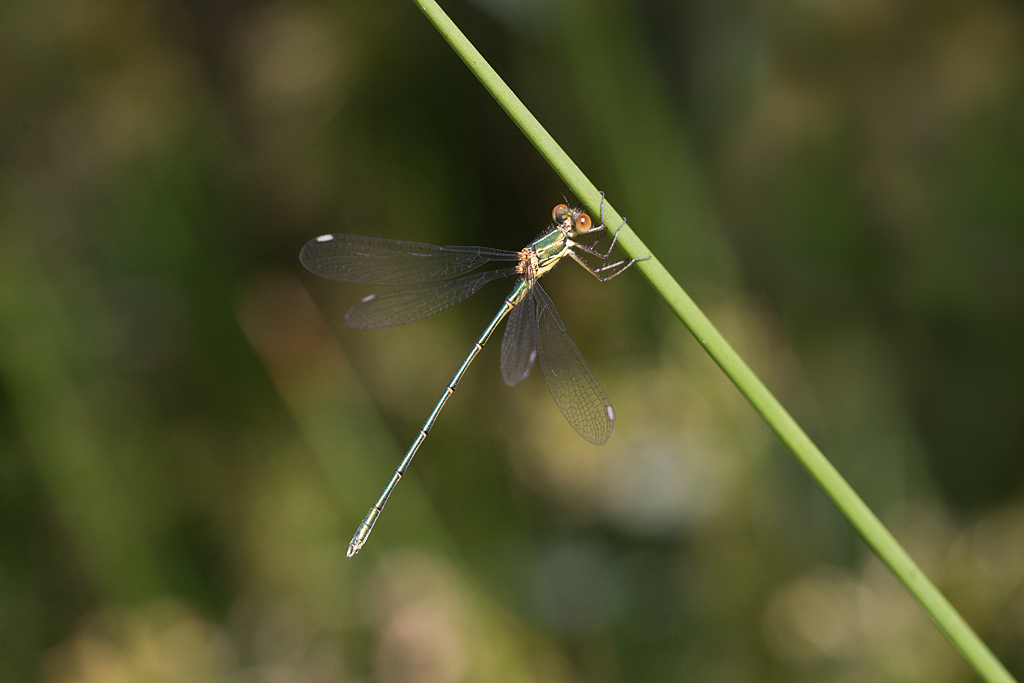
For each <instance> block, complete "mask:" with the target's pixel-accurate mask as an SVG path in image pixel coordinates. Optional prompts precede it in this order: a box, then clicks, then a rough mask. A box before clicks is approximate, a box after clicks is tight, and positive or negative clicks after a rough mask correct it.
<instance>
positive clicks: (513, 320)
mask: <svg viewBox="0 0 1024 683" xmlns="http://www.w3.org/2000/svg"><path fill="white" fill-rule="evenodd" d="M601 214H602V220H601V225H599V226H597V227H594V226H593V223H592V221H591V219H590V216H588V215H587V214H585V213H583V211H582V210H581V209H574V208H570V207H569V206H567V205H565V204H559V205H558V206H556V207H555V208H554V210H553V211H552V212H551V216H552V218H553V220H554V223H553V225H551V227H550V228H549V229H548V231H547V232H546V233H544V234H543V235H542V236H540V237H539V238H537V239H536V240H534V241H533V242H531V243H530V244H529V245H528V246H527V247H526V248H525V249H523V250H522V251H518V252H516V251H504V250H501V249H489V248H487V247H436V246H434V245H432V244H422V243H420V242H404V241H398V240H389V239H381V238H377V237H363V236H360V235H320V236H319V237H316V238H314V239H312V240H310V241H309V242H307V243H306V245H305V246H304V247H303V248H302V253H301V254H300V259H301V261H302V265H304V266H305V267H306V268H307V269H308V270H309V271H311V272H313V273H315V274H316V275H319V276H321V277H325V278H328V279H330V280H337V281H339V282H351V283H355V284H360V285H373V286H380V287H397V288H398V289H392V290H388V291H384V292H379V293H377V294H370V295H369V296H366V297H363V298H362V299H361V300H360V301H359V302H358V303H356V304H355V305H354V306H353V307H352V308H351V309H350V310H349V311H348V313H347V314H346V315H345V322H347V323H348V325H349V326H350V327H354V328H357V329H374V328H379V327H390V326H392V325H401V324H404V323H408V322H412V321H414V320H419V319H420V318H425V317H426V316H428V315H433V314H434V313H438V312H440V311H443V310H444V309H446V308H448V307H449V306H453V305H455V304H457V303H459V302H460V301H463V300H464V299H466V298H467V297H469V296H470V295H472V294H473V293H475V292H476V291H477V290H478V289H480V288H481V287H482V286H483V285H485V284H487V283H488V282H491V281H492V280H497V279H499V278H504V277H511V276H513V275H516V276H518V278H519V280H518V282H516V284H515V286H514V287H513V288H512V292H511V293H510V294H509V295H508V296H507V297H505V301H504V303H502V305H501V309H500V310H499V311H498V314H497V315H495V316H494V319H493V320H491V322H490V324H489V325H488V326H487V328H486V329H485V330H484V331H483V334H481V335H480V337H479V339H477V340H476V342H475V343H474V344H473V349H472V350H471V351H470V352H469V355H468V356H466V359H465V360H464V361H462V365H460V366H459V369H458V371H457V372H456V373H455V375H454V376H453V377H452V379H451V381H450V382H448V385H447V386H446V387H445V389H444V393H442V394H441V398H440V399H439V400H438V402H437V404H436V405H435V406H434V409H433V410H432V411H431V412H430V416H429V417H428V418H427V421H426V422H424V423H423V426H422V427H420V431H419V433H418V434H417V435H416V439H415V440H414V441H413V442H412V445H411V446H409V450H408V451H406V453H405V457H404V458H402V462H401V463H400V464H399V466H398V468H397V469H395V473H394V474H393V475H392V476H391V479H390V480H389V481H388V484H387V486H385V487H384V490H383V491H382V492H381V494H380V496H379V497H378V498H377V501H376V502H375V503H374V504H373V507H371V508H370V511H369V512H368V513H367V515H366V517H365V518H364V519H363V521H362V522H361V523H360V524H359V528H358V529H357V530H356V533H355V535H354V536H353V537H352V541H351V543H349V546H348V557H352V556H353V555H355V554H356V553H358V552H359V549H360V548H362V547H363V544H364V543H366V539H367V537H368V536H369V535H370V531H372V530H373V525H374V523H376V521H377V518H378V516H379V515H380V513H381V510H383V509H384V504H385V503H387V501H388V497H389V496H390V495H391V492H392V491H394V489H395V486H397V485H398V482H399V480H401V478H402V475H404V474H405V471H406V470H407V469H408V468H409V464H410V463H411V462H412V459H413V456H414V455H416V451H417V450H418V449H419V447H420V444H422V443H423V440H424V439H426V438H427V434H428V433H429V432H430V429H431V427H432V426H433V425H434V421H435V420H436V419H437V416H438V414H439V413H440V412H441V408H443V407H444V404H445V402H446V401H447V400H448V398H449V397H450V396H451V395H452V393H454V391H455V387H456V386H457V385H458V383H459V380H461V379H462V376H463V375H464V374H465V372H466V369H467V368H469V364H470V363H472V362H473V359H474V358H476V355H477V354H478V353H480V351H481V350H482V349H483V347H484V344H486V343H487V340H488V339H489V338H490V336H491V334H493V333H494V330H495V328H496V327H497V326H498V323H500V322H501V321H502V319H503V318H504V317H505V316H506V315H507V316H508V317H509V318H508V324H507V325H506V326H505V336H504V338H503V339H502V340H501V374H502V377H503V378H504V380H505V383H506V384H508V385H509V386H516V385H517V384H519V383H520V382H522V381H523V380H524V379H526V376H527V375H528V374H530V369H531V368H532V367H533V364H534V362H535V361H536V360H537V358H538V357H539V358H540V367H541V370H542V371H543V373H544V379H545V381H546V382H547V385H548V389H549V390H550V391H551V395H552V396H553V397H554V399H555V403H556V404H558V407H559V409H561V411H562V414H563V415H565V418H566V419H567V420H568V421H569V424H570V425H572V426H573V428H574V429H575V430H576V431H577V432H579V433H580V435H581V436H582V437H583V438H585V439H587V440H588V441H591V442H593V443H595V444H601V443H604V442H605V441H607V440H608V439H609V438H610V437H611V435H612V427H613V425H614V423H615V411H614V410H613V409H612V404H611V401H609V400H608V395H607V394H606V393H605V392H604V389H602V388H601V385H600V384H599V383H598V381H597V378H596V377H594V373H593V372H592V371H591V370H590V366H588V365H587V362H586V361H585V360H584V359H583V355H582V354H581V353H580V350H579V349H578V348H577V347H576V344H575V343H574V342H573V340H572V338H571V337H569V334H568V332H566V331H565V325H563V324H562V320H561V318H559V317H558V312H557V311H556V310H555V305H554V304H553V303H551V299H550V298H549V297H548V295H547V293H546V292H545V291H544V290H543V289H542V288H541V286H540V283H538V282H537V280H538V279H539V278H540V277H541V276H542V275H544V274H545V273H547V272H548V271H549V270H551V269H552V268H554V267H555V266H556V265H558V263H559V262H560V261H561V260H562V259H563V258H565V257H566V256H568V257H570V258H572V259H573V260H574V261H576V262H577V263H579V264H580V265H581V266H583V267H584V268H585V269H586V270H587V272H589V273H591V274H592V275H593V276H594V277H596V278H597V279H598V280H601V281H602V282H604V281H608V280H610V279H612V278H613V277H615V276H616V275H619V274H621V273H622V272H623V271H625V270H626V269H627V268H629V267H630V266H631V265H633V264H634V263H636V262H637V261H638V260H639V259H635V258H634V259H629V260H621V261H616V262H615V263H608V264H606V265H603V266H601V267H599V268H594V267H592V266H590V265H589V264H588V263H587V262H586V261H585V260H584V259H583V258H582V257H581V255H580V253H578V251H579V252H584V253H587V254H590V255H592V256H596V257H597V258H600V259H602V260H607V259H608V257H609V256H610V255H611V252H612V249H613V248H614V247H615V242H616V240H617V239H618V236H619V230H621V229H622V225H625V223H626V222H625V220H623V222H622V225H620V226H619V228H618V230H616V232H615V235H614V236H613V238H612V242H611V244H610V245H609V246H608V249H607V251H605V252H603V253H602V252H600V251H598V250H597V249H595V248H594V245H595V244H596V240H595V242H594V243H592V244H590V245H585V244H580V243H579V242H576V241H574V239H573V238H576V237H579V236H581V235H585V234H589V233H594V232H598V231H600V230H602V229H604V199H603V195H602V200H601ZM577 250H578V251H577ZM647 258H650V257H647ZM502 261H504V262H510V263H512V262H514V263H515V265H514V266H509V267H506V268H499V269H497V270H487V271H483V272H480V273H474V274H471V275H466V273H469V272H470V271H473V270H476V269H477V268H479V267H480V266H482V265H484V264H486V263H491V262H502Z"/></svg>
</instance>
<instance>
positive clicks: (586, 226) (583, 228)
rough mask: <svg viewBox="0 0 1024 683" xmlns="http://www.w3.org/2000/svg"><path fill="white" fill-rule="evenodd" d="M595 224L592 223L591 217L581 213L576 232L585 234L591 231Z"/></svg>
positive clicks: (578, 217)
mask: <svg viewBox="0 0 1024 683" xmlns="http://www.w3.org/2000/svg"><path fill="white" fill-rule="evenodd" d="M592 227H593V224H592V223H591V222H590V216H588V215H587V214H585V213H581V214H580V215H579V216H577V217H576V232H578V233H584V232H587V231H588V230H590V228H592Z"/></svg>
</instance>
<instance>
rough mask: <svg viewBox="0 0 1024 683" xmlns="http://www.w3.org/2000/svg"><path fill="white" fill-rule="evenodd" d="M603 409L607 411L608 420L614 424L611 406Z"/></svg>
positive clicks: (613, 412)
mask: <svg viewBox="0 0 1024 683" xmlns="http://www.w3.org/2000/svg"><path fill="white" fill-rule="evenodd" d="M605 409H606V410H607V411H608V419H609V420H611V421H612V422H615V410H614V409H613V408H612V407H611V406H605Z"/></svg>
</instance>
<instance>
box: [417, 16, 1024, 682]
mask: <svg viewBox="0 0 1024 683" xmlns="http://www.w3.org/2000/svg"><path fill="white" fill-rule="evenodd" d="M414 2H415V3H416V4H417V6H419V8H420V10H421V11H422V12H423V14H424V15H426V17H427V19H428V20H429V21H430V23H432V24H433V25H434V27H435V28H436V29H437V30H438V32H439V33H440V34H441V35H442V37H444V39H445V40H446V41H447V42H448V44H449V45H451V47H452V49H453V50H455V52H456V54H458V55H459V57H460V58H461V59H462V61H463V62H465V63H466V66H468V67H469V69H470V70H471V71H472V72H473V74H474V75H476V77H477V78H478V79H479V80H480V82H481V83H482V84H483V86H484V87H485V88H486V89H487V91H488V92H489V93H490V94H491V96H492V97H494V99H495V100H496V101H497V102H498V104H499V105H500V106H501V108H502V109H504V110H505V112H506V113H507V114H508V115H509V117H510V118H511V119H512V120H513V121H514V122H515V124H516V125H517V126H519V129H520V130H522V131H523V134H524V135H526V137H527V138H528V139H529V140H530V142H532V143H533V145H534V147H536V148H537V151H539V152H540V153H541V155H542V156H543V157H544V158H545V159H546V160H547V162H548V163H549V164H550V165H551V167H552V168H553V169H554V170H555V172H556V173H557V174H558V175H559V176H560V177H561V178H562V180H563V181H564V182H565V183H566V185H568V186H569V188H570V189H572V191H573V192H574V193H575V194H576V196H577V197H579V198H580V200H582V201H583V203H584V204H585V205H586V207H587V208H588V209H589V210H590V211H591V212H592V214H595V215H596V211H597V209H598V206H599V203H600V201H601V196H600V193H599V192H598V190H597V187H596V186H595V185H594V184H593V183H592V182H590V180H589V179H588V178H587V177H586V176H585V175H584V174H583V172H582V171H581V170H580V169H579V167H578V166H577V165H576V164H575V163H573V161H572V159H570V158H569V156H568V155H567V154H566V153H565V151H564V150H563V149H562V148H561V147H560V146H559V145H558V143H557V142H555V139H554V138H553V137H551V135H550V134H549V133H548V132H547V131H546V130H545V129H544V127H543V126H541V125H540V122H539V121H537V119H536V118H535V117H534V116H533V114H531V113H530V111H529V110H528V109H527V108H526V106H525V105H524V104H523V103H522V102H521V101H520V100H519V98H518V97H516V95H515V93H513V92H512V90H511V89H510V88H509V87H508V86H507V85H506V84H505V82H504V81H503V80H502V79H501V77H499V76H498V74H497V73H496V72H495V71H494V69H492V68H491V66H490V65H489V64H488V63H487V62H486V60H484V58H483V56H482V55H481V54H480V52H479V51H478V50H477V49H476V48H475V47H474V46H473V45H472V43H470V42H469V40H468V39H467V38H466V36H465V35H464V34H463V33H462V31H460V30H459V28H458V27H457V26H456V25H455V24H454V23H453V22H452V20H451V19H450V18H449V17H448V15H447V14H445V13H444V11H443V10H442V9H441V8H440V7H439V6H438V4H437V3H436V2H435V1H434V0H414ZM604 215H605V219H606V221H607V222H608V224H610V225H618V224H619V223H620V222H621V221H622V217H621V216H620V215H619V213H618V212H617V211H616V210H615V209H614V207H612V205H611V204H610V203H608V202H605V204H604ZM619 244H620V245H621V246H622V249H623V251H625V252H626V254H628V255H629V256H631V257H634V258H636V257H644V256H647V255H649V254H650V250H649V249H647V247H646V246H645V245H644V243H643V242H642V241H641V240H640V238H639V237H637V236H636V234H635V233H634V232H633V230H632V229H631V228H630V227H629V225H626V226H624V227H623V229H622V232H621V233H620V234H619ZM636 267H637V268H638V269H639V270H640V271H641V272H642V273H643V275H644V277H646V278H647V280H648V282H650V283H651V286H653V287H654V289H655V290H656V291H657V292H658V294H660V295H661V297H662V298H663V299H664V300H665V302H666V303H667V304H668V305H669V307H670V308H671V309H672V310H673V311H674V312H675V314H676V315H677V316H679V319H680V320H681V321H682V323H683V324H684V325H685V326H686V328H687V329H688V330H689V331H690V333H691V334H693V336H694V337H695V338H696V339H697V341H698V342H700V344H701V346H703V347H704V349H705V350H706V351H707V353H708V355H710V356H711V358H712V359H713V360H714V361H715V363H717V364H718V366H719V367H720V368H722V371H723V372H725V374H726V375H727V376H728V377H729V379H730V380H732V382H733V384H735V385H736V388H737V389H739V390H740V392H741V393H742V394H743V396H744V397H746V399H747V401H749V402H750V404H751V405H752V406H753V407H754V410H756V411H757V413H758V414H759V415H760V416H761V418H762V419H764V421H765V422H766V423H767V424H768V426H769V427H770V428H771V430H772V431H773V432H775V434H776V435H777V436H778V437H779V439H780V440H781V441H782V442H783V443H784V444H785V445H786V446H787V447H788V448H789V449H790V451H792V453H793V455H795V456H796V458H797V460H799V461H800V463H801V464H802V465H803V466H804V468H805V469H806V470H807V471H808V472H809V473H810V475H811V476H812V477H813V478H814V480H815V481H816V482H817V483H818V485H819V486H820V487H821V488H822V489H823V490H824V491H825V493H826V494H827V495H828V496H829V498H831V499H832V501H833V502H834V503H835V505H836V507H838V508H839V511H840V512H841V513H842V514H843V515H844V516H845V517H846V519H847V520H848V521H849V522H850V524H852V525H853V527H854V528H855V529H856V530H857V532H858V533H859V534H860V535H861V537H863V538H864V540H865V541H866V542H867V544H868V545H869V546H870V547H871V549H872V550H874V552H875V553H876V554H877V555H878V557H879V558H881V560H882V561H883V562H884V563H885V564H886V566H888V567H889V569H890V570H891V571H892V573H893V574H894V575H895V576H896V578H898V579H899V580H900V582H902V583H903V585H904V586H905V587H906V588H907V590H908V591H909V592H910V594H911V595H913V597H914V598H915V599H916V600H917V601H918V602H919V603H920V604H921V606H922V607H923V608H924V610H925V611H926V612H927V613H928V615H929V617H931V619H932V621H934V622H935V624H936V625H937V626H938V627H939V629H940V630H941V631H942V632H943V633H944V634H945V636H946V637H947V638H948V639H949V641H950V642H951V643H952V644H953V646H954V647H956V649H957V650H959V651H960V653H961V655H963V657H964V659H965V660H967V662H968V664H970V665H971V666H972V667H973V668H974V670H975V671H976V672H977V673H978V675H979V676H980V677H981V678H982V679H983V680H985V681H989V682H990V683H1011V682H1012V681H1014V678H1013V677H1012V676H1011V675H1010V673H1009V671H1007V670H1006V668H1005V667H1004V666H1003V665H1002V663H1001V662H1000V661H999V660H998V659H996V657H995V655H993V654H992V651H991V650H989V648H988V647H987V646H986V645H985V643H984V642H982V640H981V638H979V637H978V635H977V634H976V633H975V632H974V631H973V630H972V629H971V627H970V626H969V625H968V624H967V622H966V621H964V618H963V617H962V616H961V615H960V613H959V612H957V610H956V608H954V607H953V605H952V604H950V602H949V600H947V599H946V597H945V596H944V595H943V594H942V593H941V592H940V591H939V589H938V588H936V587H935V584H933V583H932V582H931V581H930V580H929V579H928V577H927V576H925V574H924V572H922V571H921V569H920V568H919V567H918V566H917V565H916V564H915V563H914V561H913V560H912V559H911V557H910V555H908V554H907V551H906V550H904V549H903V547H902V546H901V545H900V544H899V542H898V541H897V540H896V538H895V537H894V536H893V535H892V534H891V533H890V532H889V530H888V529H887V528H886V527H885V525H883V524H882V522H881V521H880V520H879V519H878V517H877V516H876V515H875V514H874V513H873V512H872V511H871V510H870V508H868V506H867V505H866V504H865V503H864V501H863V500H861V498H860V496H858V495H857V492H856V491H854V490H853V488H852V487H851V486H850V485H849V483H847V481H846V480H845V479H844V478H843V476H842V475H841V474H839V472H838V471H837V470H836V469H835V467H833V466H832V463H830V462H829V461H828V459H826V458H825V456H824V454H822V452H821V451H820V450H819V449H818V447H817V446H815V445H814V443H813V442H812V441H811V439H810V437H808V436H807V434H806V433H805V432H804V431H803V429H801V428H800V425H798V424H797V423H796V421H795V420H794V419H793V417H792V416H791V415H790V414H789V413H788V412H787V411H786V409H785V408H783V407H782V404H781V403H779V401H778V399H776V398H775V396H773V395H772V393H771V392H770V391H769V390H768V388H767V387H766V386H765V385H764V383H763V382H761V380H760V379H759V378H758V377H757V375H755V374H754V372H753V371H752V370H751V369H750V367H749V366H747V364H746V363H745V362H744V361H743V359H742V358H740V356H739V355H738V354H737V353H736V351H735V350H733V348H732V347H731V346H730V345H729V343H728V342H727V341H726V340H725V338H724V337H723V336H722V335H721V333H719V332H718V330H717V329H715V326H714V325H712V324H711V321H710V320H709V319H708V318H707V316H705V315H704V313H703V312H702V311H701V310H700V308H698V307H697V304H695V303H694V301H693V299H691V298H690V297H689V295H688V294H687V293H686V292H685V291H683V288H682V287H680V285H679V283H678V282H676V280H675V279H674V278H673V277H672V276H671V275H670V274H669V272H668V271H667V270H666V269H665V267H664V266H663V265H662V264H661V262H660V261H658V259H657V257H655V256H653V255H652V257H651V258H649V259H647V260H645V261H642V262H639V263H638V264H637V266H636Z"/></svg>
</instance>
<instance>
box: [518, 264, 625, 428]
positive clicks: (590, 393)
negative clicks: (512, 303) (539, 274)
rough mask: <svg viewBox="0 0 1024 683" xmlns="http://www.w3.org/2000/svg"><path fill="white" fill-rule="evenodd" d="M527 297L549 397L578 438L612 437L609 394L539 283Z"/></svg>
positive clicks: (613, 422) (613, 417) (611, 411)
mask: <svg viewBox="0 0 1024 683" xmlns="http://www.w3.org/2000/svg"><path fill="white" fill-rule="evenodd" d="M530 295H531V297H532V298H533V299H535V300H536V306H537V317H536V321H537V323H536V325H537V340H538V342H539V345H540V367H541V369H542V370H543V371H544V379H545V381H546V382H547V385H548V389H549V390H550V391H551V396H552V397H554V399H555V403H556V404H558V408H559V410H561V411H562V414H563V415H565V419H566V420H568V421H569V424H571V425H572V427H573V429H575V430H576V431H577V432H579V433H580V436H582V437H583V438H584V439H586V440H587V441H591V442H593V443H604V442H605V441H607V440H608V439H609V438H610V437H611V435H612V428H613V427H614V424H615V412H614V411H613V410H612V404H611V401H610V400H609V399H608V394H606V393H604V389H602V388H601V385H600V384H599V383H598V381H597V378H596V377H594V373H593V371H591V369H590V366H589V365H587V361H585V360H584V359H583V354H581V353H580V350H579V349H578V348H576V344H575V343H574V342H573V340H572V338H571V337H570V336H569V333H568V332H566V331H565V325H563V324H562V319H561V318H559V317H558V311H556V310H555V305H554V304H553V303H551V298H550V297H548V295H547V293H546V292H545V291H544V290H543V289H541V286H540V284H538V283H535V284H534V285H533V289H532V290H531V291H530ZM514 310H515V309H513V311H514Z"/></svg>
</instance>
